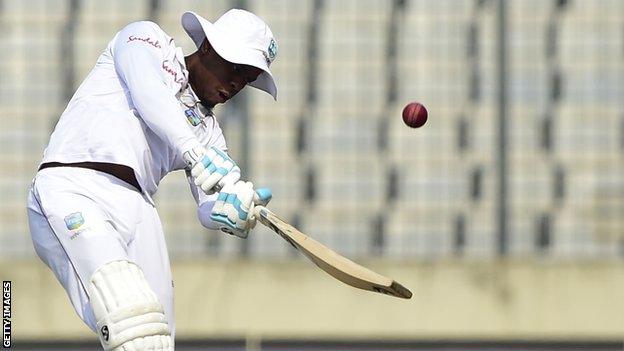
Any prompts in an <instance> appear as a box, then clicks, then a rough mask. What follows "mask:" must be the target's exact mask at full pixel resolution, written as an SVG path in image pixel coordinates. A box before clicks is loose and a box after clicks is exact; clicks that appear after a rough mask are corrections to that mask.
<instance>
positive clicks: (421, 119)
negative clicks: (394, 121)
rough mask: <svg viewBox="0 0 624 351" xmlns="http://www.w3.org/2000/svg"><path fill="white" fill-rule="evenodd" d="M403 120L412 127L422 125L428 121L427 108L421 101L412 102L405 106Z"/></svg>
mask: <svg viewBox="0 0 624 351" xmlns="http://www.w3.org/2000/svg"><path fill="white" fill-rule="evenodd" d="M403 122H405V124H407V125H408V126H410V127H412V128H419V127H422V126H423V124H425V122H427V109H426V108H425V106H423V104H421V103H419V102H410V103H409V104H407V106H405V107H404V108H403Z"/></svg>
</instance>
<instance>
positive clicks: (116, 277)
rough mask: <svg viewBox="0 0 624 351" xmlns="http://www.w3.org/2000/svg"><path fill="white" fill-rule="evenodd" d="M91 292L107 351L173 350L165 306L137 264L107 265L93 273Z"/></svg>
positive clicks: (94, 310) (117, 262) (101, 336)
mask: <svg viewBox="0 0 624 351" xmlns="http://www.w3.org/2000/svg"><path fill="white" fill-rule="evenodd" d="M88 290H89V298H90V299H91V307H92V308H93V312H94V314H95V317H96V318H97V321H98V322H97V332H98V336H99V337H100V341H101V342H102V346H103V347H104V349H105V350H106V351H142V350H155V351H156V350H163V351H165V350H166V351H170V350H173V342H172V340H171V335H170V332H169V326H168V325H167V319H166V318H165V313H164V311H163V308H162V305H161V304H160V303H159V302H158V299H157V297H156V294H155V293H154V292H153V291H152V289H151V288H150V286H149V284H148V283H147V280H146V279H145V276H144V275H143V272H142V271H141V269H140V268H139V267H138V266H137V265H136V264H134V263H132V262H129V261H114V262H110V263H107V264H105V265H104V266H102V267H100V268H98V270H97V271H95V273H93V276H92V277H91V282H90V284H89V289H88Z"/></svg>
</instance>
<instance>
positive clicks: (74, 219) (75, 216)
mask: <svg viewBox="0 0 624 351" xmlns="http://www.w3.org/2000/svg"><path fill="white" fill-rule="evenodd" d="M84 222H85V221H84V218H83V217H82V212H74V213H71V214H69V215H67V216H66V217H65V226H67V229H69V230H76V229H78V228H80V227H81V226H82V225H83V224H84Z"/></svg>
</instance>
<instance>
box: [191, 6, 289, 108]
mask: <svg viewBox="0 0 624 351" xmlns="http://www.w3.org/2000/svg"><path fill="white" fill-rule="evenodd" d="M182 27H183V28H184V30H185V31H186V33H188V35H189V36H190V37H191V39H193V42H195V45H196V46H197V48H199V47H200V46H201V44H202V42H203V41H204V39H205V38H208V41H209V42H210V45H212V47H213V48H214V49H215V51H216V52H217V54H219V56H221V57H223V58H224V59H225V60H226V61H229V62H232V63H237V64H244V65H250V66H254V67H257V68H260V69H261V70H262V71H263V72H262V73H260V75H259V76H258V78H257V79H256V80H255V81H253V82H251V83H249V85H251V86H252V87H254V88H257V89H260V90H264V91H266V92H267V93H269V94H271V96H273V98H274V99H275V100H277V86H276V85H275V80H274V79H273V75H272V74H271V71H270V70H269V66H270V65H271V63H272V62H273V61H274V60H275V57H276V56H277V43H276V42H275V38H274V37H273V33H272V32H271V29H270V28H269V26H268V25H267V24H266V23H264V21H263V20H262V19H260V18H259V17H258V16H256V15H254V14H253V13H251V12H248V11H245V10H239V9H232V10H229V11H228V12H226V13H224V14H223V15H222V16H221V17H219V19H217V20H216V21H215V22H214V23H210V22H209V21H208V20H207V19H205V18H203V17H201V16H200V15H198V14H196V13H194V12H191V11H188V12H185V13H184V14H183V15H182Z"/></svg>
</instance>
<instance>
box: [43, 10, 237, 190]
mask: <svg viewBox="0 0 624 351" xmlns="http://www.w3.org/2000/svg"><path fill="white" fill-rule="evenodd" d="M198 102H199V101H198V99H197V97H196V96H195V94H194V93H193V92H192V90H191V89H190V85H189V84H188V71H187V70H186V64H185V62H184V56H183V53H182V49H181V48H179V47H176V45H175V43H174V41H173V39H172V38H171V37H169V36H168V35H167V34H166V33H165V32H164V31H163V30H162V29H161V28H160V27H159V26H158V25H157V24H155V23H153V22H146V21H144V22H135V23H131V24H129V25H128V26H126V27H125V28H123V29H122V30H121V31H120V32H118V33H117V34H116V35H115V37H114V38H113V40H112V41H111V42H110V43H109V44H108V47H107V48H106V50H105V51H104V52H103V53H102V54H101V55H100V57H99V58H98V60H97V63H96V64H95V67H94V68H93V69H92V70H91V72H90V73H89V75H88V76H87V78H86V79H85V80H84V81H83V83H82V84H81V85H80V87H79V88H78V90H77V91H76V93H75V94H74V96H73V97H72V99H71V100H70V102H69V104H68V106H67V108H66V109H65V111H64V112H63V114H62V115H61V118H60V119H59V121H58V123H57V125H56V127H55V129H54V132H53V133H52V136H51V137H50V142H49V144H48V146H47V148H46V150H45V152H44V157H43V160H42V163H45V162H63V163H72V162H86V161H92V162H108V163H116V164H121V165H126V166H128V167H131V168H132V169H134V172H135V174H136V177H137V180H138V182H139V185H140V186H141V188H142V189H143V191H144V192H145V193H146V195H148V198H150V199H151V195H153V194H154V193H155V192H156V189H157V188H158V183H159V182H160V180H161V179H162V178H163V177H164V176H165V175H166V174H167V173H169V172H171V171H173V170H178V169H183V168H184V167H185V162H184V160H183V158H182V154H183V153H184V151H186V150H189V149H191V148H193V147H196V146H199V144H202V145H204V146H205V147H210V146H216V147H218V148H220V149H223V150H226V143H225V139H224V137H223V133H222V131H221V128H220V127H219V124H218V123H217V121H216V120H215V118H214V116H213V115H212V112H211V111H209V110H207V109H205V108H203V106H201V105H200V104H199V103H198ZM191 120H192V121H194V123H191V122H190V121H191ZM200 120H201V122H199V121H200ZM198 122H199V123H198ZM193 124H197V125H193ZM192 190H194V192H195V191H196V189H192ZM194 195H196V198H197V194H194ZM203 197H204V196H203V194H202V198H203ZM198 201H199V200H198Z"/></svg>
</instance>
